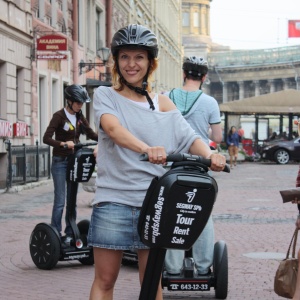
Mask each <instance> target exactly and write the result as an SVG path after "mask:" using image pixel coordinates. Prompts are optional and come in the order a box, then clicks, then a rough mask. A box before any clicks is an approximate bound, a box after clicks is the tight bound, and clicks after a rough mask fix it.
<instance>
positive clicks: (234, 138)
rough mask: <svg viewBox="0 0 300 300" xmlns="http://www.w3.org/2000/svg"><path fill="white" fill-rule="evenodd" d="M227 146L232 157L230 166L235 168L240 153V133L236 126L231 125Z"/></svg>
mask: <svg viewBox="0 0 300 300" xmlns="http://www.w3.org/2000/svg"><path fill="white" fill-rule="evenodd" d="M226 143H227V146H228V153H229V157H230V168H231V169H233V165H234V166H236V162H237V157H238V154H239V135H238V133H237V131H236V127H235V126H231V128H230V130H229V133H228V135H227V141H226Z"/></svg>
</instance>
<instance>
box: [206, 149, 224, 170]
mask: <svg viewBox="0 0 300 300" xmlns="http://www.w3.org/2000/svg"><path fill="white" fill-rule="evenodd" d="M209 158H210V159H211V165H210V169H211V170H212V171H215V172H221V171H223V170H224V168H225V165H226V158H225V156H224V155H222V154H217V153H213V154H212V155H211V156H210V157H209Z"/></svg>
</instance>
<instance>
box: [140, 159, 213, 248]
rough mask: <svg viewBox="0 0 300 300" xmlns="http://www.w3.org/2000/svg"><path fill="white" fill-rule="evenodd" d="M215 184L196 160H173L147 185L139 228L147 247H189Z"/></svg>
mask: <svg viewBox="0 0 300 300" xmlns="http://www.w3.org/2000/svg"><path fill="white" fill-rule="evenodd" d="M217 192H218V186H217V183H216V181H215V180H214V178H212V177H211V176H209V175H208V174H207V169H205V168H203V167H202V166H201V165H200V164H198V163H195V162H189V161H186V162H180V163H173V165H172V168H171V169H170V170H169V171H168V172H167V173H166V174H164V175H163V176H162V177H160V178H157V177H156V178H154V179H153V180H152V182H151V184H150V186H149V188H148V191H147V194H146V197H145V200H144V203H143V207H142V210H141V214H140V218H139V224H138V232H139V235H140V238H141V240H142V242H143V243H144V244H145V245H147V246H149V247H158V248H167V249H172V248H173V249H185V250H188V249H189V248H190V247H192V245H193V244H194V243H195V241H196V240H197V238H198V236H199V235H200V234H201V232H202V230H203V229H204V227H205V225H206V223H207V220H208V218H209V216H210V214H211V211H212V209H213V205H214V202H215V199H216V196H217Z"/></svg>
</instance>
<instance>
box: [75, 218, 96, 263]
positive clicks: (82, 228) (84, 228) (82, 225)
mask: <svg viewBox="0 0 300 300" xmlns="http://www.w3.org/2000/svg"><path fill="white" fill-rule="evenodd" d="M77 227H78V230H79V232H80V238H81V240H82V242H83V247H87V236H88V232H89V227H90V221H88V220H82V221H80V222H79V223H78V224H77ZM79 261H80V262H81V263H82V264H83V265H87V266H92V265H93V264H94V255H93V248H91V255H90V256H89V257H85V258H80V259H79Z"/></svg>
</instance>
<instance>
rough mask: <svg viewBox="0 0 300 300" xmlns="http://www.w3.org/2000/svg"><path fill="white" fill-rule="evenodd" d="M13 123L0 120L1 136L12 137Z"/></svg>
mask: <svg viewBox="0 0 300 300" xmlns="http://www.w3.org/2000/svg"><path fill="white" fill-rule="evenodd" d="M12 133H13V132H12V123H11V122H9V121H4V120H0V137H12Z"/></svg>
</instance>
